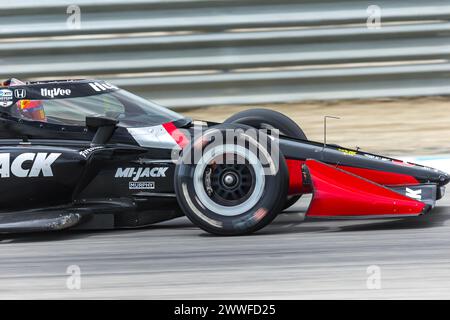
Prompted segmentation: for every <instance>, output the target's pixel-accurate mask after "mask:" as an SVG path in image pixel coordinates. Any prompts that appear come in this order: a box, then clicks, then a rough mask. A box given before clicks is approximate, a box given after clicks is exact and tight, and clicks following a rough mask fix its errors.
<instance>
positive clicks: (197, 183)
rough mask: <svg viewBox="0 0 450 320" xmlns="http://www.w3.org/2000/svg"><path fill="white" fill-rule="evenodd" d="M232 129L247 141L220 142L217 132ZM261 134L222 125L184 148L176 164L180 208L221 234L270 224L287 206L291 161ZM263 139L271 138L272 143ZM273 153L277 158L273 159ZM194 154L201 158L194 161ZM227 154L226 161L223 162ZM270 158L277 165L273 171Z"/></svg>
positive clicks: (241, 231)
mask: <svg viewBox="0 0 450 320" xmlns="http://www.w3.org/2000/svg"><path fill="white" fill-rule="evenodd" d="M230 127H231V128H232V129H230ZM228 130H231V131H233V134H235V136H236V137H238V139H246V140H245V141H246V143H245V144H236V143H234V140H233V141H232V142H230V141H228V140H229V139H227V141H225V139H224V140H221V141H219V140H220V138H217V137H218V136H220V135H221V136H222V137H227V135H226V134H229V132H230V131H228ZM257 135H258V138H259V139H256V141H255V139H248V135H247V133H246V132H245V131H244V130H243V129H242V128H238V127H237V126H233V125H231V126H230V125H228V126H224V125H219V126H217V127H213V128H211V129H209V130H207V131H206V132H205V133H204V134H203V135H202V136H201V137H200V138H198V139H197V140H195V141H194V142H193V143H191V145H190V146H188V147H187V148H185V149H184V150H183V155H182V158H181V159H180V161H179V162H178V163H177V166H176V169H175V192H176V194H177V198H178V202H179V204H180V207H181V208H182V210H183V211H184V213H185V214H186V216H187V217H188V218H189V219H190V220H191V221H192V222H193V223H194V224H195V225H197V226H198V227H200V228H202V229H203V230H205V231H207V232H210V233H213V234H217V235H245V234H249V233H252V232H255V231H257V230H259V229H261V228H263V227H265V226H266V225H268V224H269V223H270V222H271V221H272V220H273V219H274V218H275V217H276V216H277V215H278V213H279V212H280V211H281V210H282V208H283V205H284V200H285V199H286V196H287V190H288V179H289V176H288V170H287V166H286V163H285V161H284V158H283V156H282V155H281V154H280V151H279V150H278V148H277V146H276V145H275V144H274V143H273V142H272V140H271V139H267V137H263V138H265V139H266V140H261V139H260V138H261V137H262V135H264V134H263V133H260V132H257ZM212 137H213V138H212ZM238 141H239V140H238ZM258 141H266V142H267V147H264V146H262V145H261V144H260V143H259V142H258ZM255 148H256V149H255ZM255 150H257V152H255ZM199 151H200V156H198V152H199ZM273 154H277V155H278V156H277V157H278V158H277V159H273V158H272V156H273ZM195 155H197V157H198V159H199V160H198V161H193V160H195V159H194V157H195ZM223 155H226V159H227V161H224V163H223V164H222V163H221V161H220V159H224V158H223ZM231 159H232V160H233V161H230V160H231ZM237 160H239V161H237ZM266 163H268V164H269V166H268V167H270V168H272V170H271V172H270V174H268V172H267V171H266V170H269V169H268V168H265V166H264V164H266ZM273 169H275V170H273Z"/></svg>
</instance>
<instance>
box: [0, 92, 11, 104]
mask: <svg viewBox="0 0 450 320" xmlns="http://www.w3.org/2000/svg"><path fill="white" fill-rule="evenodd" d="M12 104H13V92H12V91H11V90H9V89H1V90H0V106H1V107H9V106H11V105H12Z"/></svg>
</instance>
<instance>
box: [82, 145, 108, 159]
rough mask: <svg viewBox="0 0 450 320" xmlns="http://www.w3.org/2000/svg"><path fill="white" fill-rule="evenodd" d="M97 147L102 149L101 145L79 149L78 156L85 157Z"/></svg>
mask: <svg viewBox="0 0 450 320" xmlns="http://www.w3.org/2000/svg"><path fill="white" fill-rule="evenodd" d="M98 149H103V147H92V148H87V149H85V150H81V151H80V152H79V154H80V156H82V157H84V158H87V157H88V156H89V155H90V154H91V153H92V152H94V151H95V150H98Z"/></svg>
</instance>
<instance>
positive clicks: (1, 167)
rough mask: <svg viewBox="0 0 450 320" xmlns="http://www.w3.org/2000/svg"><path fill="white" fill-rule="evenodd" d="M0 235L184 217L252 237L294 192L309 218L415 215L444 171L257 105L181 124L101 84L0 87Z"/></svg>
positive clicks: (428, 202) (436, 193)
mask: <svg viewBox="0 0 450 320" xmlns="http://www.w3.org/2000/svg"><path fill="white" fill-rule="evenodd" d="M0 139H1V140H0V190H1V195H2V196H1V197H0V206H1V208H2V209H1V213H0V232H2V233H13V232H34V231H49V230H62V229H68V228H72V229H104V228H134V227H141V226H146V225H150V224H153V223H157V222H161V221H165V220H169V219H173V218H176V217H179V216H182V215H186V216H187V217H188V218H189V219H190V220H191V221H192V222H193V223H194V224H196V225H197V226H199V227H200V228H202V229H204V230H206V231H208V232H211V233H214V234H221V235H240V234H247V233H251V232H254V231H256V230H258V229H260V228H262V227H264V226H266V225H267V224H269V223H270V222H271V221H272V220H273V219H274V218H275V217H276V215H277V214H278V213H280V212H281V211H282V210H283V209H285V208H287V207H289V206H291V205H292V204H293V203H295V202H296V201H297V200H298V199H299V197H300V196H301V195H302V194H305V193H313V199H312V201H311V204H310V206H309V209H308V211H307V213H306V215H307V216H310V217H347V218H348V217H350V218H353V217H358V218H360V217H369V218H373V217H406V216H418V215H421V214H424V213H427V212H428V211H429V210H430V209H431V208H432V207H433V206H434V204H435V202H436V200H437V199H439V198H441V197H442V194H443V190H444V187H443V186H444V185H445V184H447V183H448V182H449V179H450V177H449V175H448V174H446V173H444V172H441V171H438V170H435V169H432V168H428V167H423V166H420V165H415V164H411V163H405V162H403V161H399V160H395V159H391V158H387V157H383V156H378V155H374V154H370V153H364V152H361V151H359V150H358V151H357V150H351V149H346V148H342V147H339V146H335V145H326V144H323V143H317V142H312V141H308V140H307V138H306V136H305V134H304V133H303V131H302V130H301V129H300V127H299V126H298V125H297V124H296V123H295V122H293V121H292V120H290V119H289V118H287V117H286V116H284V115H282V114H280V113H278V112H274V111H271V110H266V109H252V110H248V111H244V112H241V113H238V114H236V115H234V116H232V117H231V118H229V119H228V120H226V121H225V122H224V123H222V124H218V123H211V122H202V121H192V120H191V119H188V118H185V117H183V116H181V115H179V114H177V113H175V112H173V111H170V110H168V109H165V108H163V107H161V106H159V105H157V104H154V103H152V102H149V101H147V100H145V99H142V98H139V97H137V96H135V95H133V94H131V93H129V92H127V91H125V90H121V89H119V88H117V87H116V86H114V85H111V84H109V83H106V82H103V81H95V80H67V81H45V82H21V81H18V80H15V79H11V80H8V81H6V82H4V83H3V84H2V85H1V86H0Z"/></svg>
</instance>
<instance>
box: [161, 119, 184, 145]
mask: <svg viewBox="0 0 450 320" xmlns="http://www.w3.org/2000/svg"><path fill="white" fill-rule="evenodd" d="M162 126H163V127H164V129H166V131H167V133H168V134H170V135H171V136H172V138H173V139H174V140H175V142H176V143H177V144H178V145H179V146H180V147H181V148H184V147H185V146H187V145H188V144H189V139H188V138H187V137H186V136H185V135H184V134H183V132H181V130H180V129H178V128H177V127H176V126H175V125H174V124H173V123H172V122H167V123H164V124H163V125H162Z"/></svg>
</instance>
